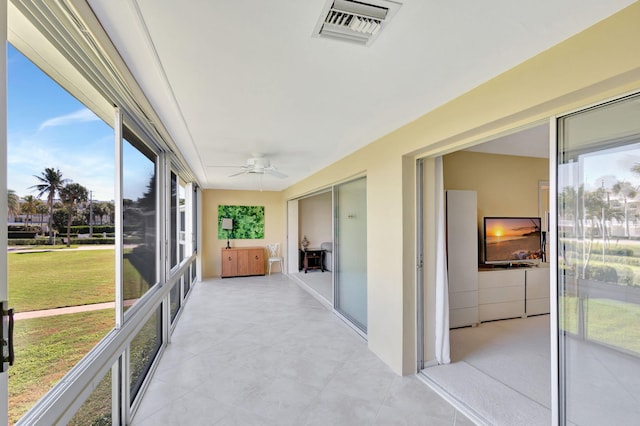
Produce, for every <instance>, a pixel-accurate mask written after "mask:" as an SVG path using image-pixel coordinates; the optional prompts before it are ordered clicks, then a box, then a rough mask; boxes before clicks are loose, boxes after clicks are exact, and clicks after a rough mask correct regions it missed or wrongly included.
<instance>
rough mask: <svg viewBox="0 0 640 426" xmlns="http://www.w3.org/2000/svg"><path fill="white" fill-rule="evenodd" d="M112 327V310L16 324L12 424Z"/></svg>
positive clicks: (58, 316)
mask: <svg viewBox="0 0 640 426" xmlns="http://www.w3.org/2000/svg"><path fill="white" fill-rule="evenodd" d="M113 325H114V311H113V309H106V310H101V311H91V312H82V313H78V314H67V315H56V316H52V317H46V318H34V319H24V320H19V321H16V322H15V330H14V333H15V340H14V341H15V354H16V361H15V363H14V365H13V367H11V369H10V370H9V423H10V424H13V423H15V422H16V421H17V420H18V419H19V418H20V417H22V416H23V415H24V413H26V412H27V410H29V408H31V407H32V406H33V404H35V403H36V402H37V401H38V400H39V399H40V398H41V397H42V396H43V395H44V394H45V393H47V392H48V391H49V389H51V387H52V386H53V385H55V384H56V383H57V382H58V381H59V380H60V379H61V378H62V376H64V375H65V374H66V373H67V372H68V371H69V370H70V369H71V367H73V366H74V365H75V364H76V363H77V362H78V361H80V360H81V359H82V357H84V356H85V355H86V354H87V352H89V350H91V348H93V347H94V346H95V345H96V344H97V343H98V342H99V341H100V340H101V339H102V338H103V337H104V336H105V335H106V334H107V333H108V332H109V330H111V329H112V328H113Z"/></svg>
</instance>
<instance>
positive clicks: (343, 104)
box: [88, 0, 633, 190]
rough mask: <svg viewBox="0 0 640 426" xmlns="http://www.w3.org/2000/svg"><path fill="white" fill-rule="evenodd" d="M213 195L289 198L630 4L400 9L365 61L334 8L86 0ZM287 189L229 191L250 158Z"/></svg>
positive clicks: (288, 1) (405, 5) (253, 183)
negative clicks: (327, 12) (322, 173)
mask: <svg viewBox="0 0 640 426" xmlns="http://www.w3.org/2000/svg"><path fill="white" fill-rule="evenodd" d="M88 3H89V4H90V5H91V7H92V8H93V10H94V12H95V13H96V15H97V17H98V19H99V20H100V21H101V23H102V25H103V27H104V28H105V30H106V32H107V33H108V34H109V36H110V37H111V39H112V41H113V43H114V45H115V46H116V48H117V49H118V50H119V51H120V54H121V55H122V57H123V59H124V60H125V62H126V63H127V65H128V66H129V68H130V70H131V72H132V73H133V75H134V76H135V77H136V79H137V80H138V81H139V84H140V86H141V87H142V89H143V90H144V92H145V93H146V95H147V97H148V98H149V100H150V102H151V103H152V105H153V106H154V108H155V109H156V112H157V114H158V115H159V116H160V118H161V119H162V121H163V122H164V125H165V127H166V128H167V129H168V131H169V132H170V133H171V135H172V137H173V138H174V140H175V142H176V143H177V145H178V146H179V147H180V149H181V151H182V154H183V156H184V157H185V159H186V160H187V162H188V163H189V165H190V167H191V168H192V169H193V171H194V173H195V175H196V177H197V178H198V180H199V181H200V184H201V185H202V186H203V187H204V188H226V189H259V188H261V189H265V190H281V189H284V188H286V187H288V186H289V185H291V184H293V183H295V182H297V181H299V180H301V179H303V178H304V177H306V176H309V175H310V174H312V173H314V172H316V171H318V170H320V169H321V168H323V167H325V166H327V165H329V164H331V163H333V162H335V161H336V160H338V159H340V158H342V157H344V156H346V155H347V154H349V153H351V152H353V151H355V150H357V149H359V148H361V147H362V146H364V145H366V144H369V143H371V142H373V141H374V140H376V139H378V138H380V137H382V136H384V135H385V134H387V133H389V132H391V131H392V130H395V129H396V128H398V127H400V126H402V125H404V124H406V123H408V122H410V121H412V120H414V119H416V118H418V117H420V116H421V115H423V114H425V113H427V112H429V111H430V110H433V109H434V108H436V107H438V106H440V105H442V104H444V103H446V102H447V101H449V100H451V99H453V98H455V97H457V96H459V95H461V94H463V93H465V92H467V91H469V90H470V89H472V88H474V87H475V86H477V85H479V84H481V83H483V82H484V81H486V80H488V79H490V78H492V77H495V76H496V75H498V74H500V73H502V72H504V71H506V70H508V69H510V68H512V67H514V66H515V65H517V64H519V63H521V62H523V61H525V60H526V59H528V58H530V57H532V56H534V55H536V54H537V53H539V52H541V51H543V50H545V49H548V48H549V47H551V46H553V45H555V44H557V43H558V42H560V41H562V40H564V39H566V38H568V37H570V36H571V35H573V34H576V33H578V32H580V31H582V30H584V29H585V28H587V27H589V26H590V25H592V24H594V23H595V22H598V21H600V20H602V19H604V18H605V17H607V16H609V15H611V14H613V13H614V12H616V11H618V10H620V9H622V8H623V7H625V6H627V5H629V4H631V3H633V0H607V1H602V0H538V1H535V2H525V1H513V0H484V1H482V2H479V1H470V0H450V1H446V2H442V1H435V0H404V1H401V3H402V6H401V7H400V9H399V10H398V12H397V14H396V15H395V16H394V18H393V19H392V21H391V22H390V23H389V25H388V26H386V27H385V28H383V29H382V30H381V33H380V34H379V36H378V38H377V39H376V40H375V42H373V43H372V45H371V46H369V47H363V46H359V45H354V44H349V43H344V42H338V41H334V40H328V39H322V38H317V37H313V36H312V31H313V29H314V26H315V25H316V22H317V21H318V18H319V16H320V12H321V11H322V9H323V8H324V7H325V4H326V0H304V1H300V0H271V1H259V0H234V1H222V0H209V1H207V0H189V1H186V0H185V1H179V2H178V1H175V0H129V1H118V2H115V1H112V0H88ZM254 153H255V154H258V153H259V154H264V155H265V156H267V158H268V159H270V160H271V163H272V164H273V165H275V166H276V167H277V169H278V170H279V171H281V172H283V173H285V174H287V175H288V176H289V177H288V178H286V179H279V178H276V177H273V176H268V175H264V176H263V177H262V179H260V178H259V176H258V175H242V176H238V177H233V178H230V177H228V176H229V175H231V174H233V173H235V172H237V171H240V169H237V168H226V167H216V166H231V165H233V166H241V165H244V164H245V162H246V159H247V158H249V157H251V156H252V154H254Z"/></svg>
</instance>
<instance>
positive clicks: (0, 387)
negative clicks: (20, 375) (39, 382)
mask: <svg viewBox="0 0 640 426" xmlns="http://www.w3.org/2000/svg"><path fill="white" fill-rule="evenodd" d="M0 34H1V35H0V37H1V39H2V42H1V43H0V44H2V47H0V58H1V59H0V81H1V82H2V84H0V128H1V129H2V133H1V135H0V146H1V148H0V163H1V164H2V173H0V188H4V191H3V192H2V196H1V197H0V212H2V214H0V217H1V219H0V229H2V232H0V250H2V253H5V254H4V255H3V256H0V271H4V276H3V277H2V278H1V279H0V300H8V299H9V291H8V284H7V281H8V275H7V255H6V253H7V233H6V232H5V231H6V229H7V213H6V212H7V84H6V81H7V1H6V0H0ZM4 322H5V321H4V317H3V321H2V323H3V324H2V327H4V326H5V324H4ZM0 361H2V360H0ZM8 411H9V374H8V373H7V372H6V371H5V372H3V373H0V424H3V425H6V424H8V422H9V415H8Z"/></svg>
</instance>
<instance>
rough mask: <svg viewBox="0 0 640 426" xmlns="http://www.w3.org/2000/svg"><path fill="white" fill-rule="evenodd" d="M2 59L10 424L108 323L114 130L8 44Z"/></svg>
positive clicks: (111, 319)
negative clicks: (11, 347)
mask: <svg viewBox="0 0 640 426" xmlns="http://www.w3.org/2000/svg"><path fill="white" fill-rule="evenodd" d="M7 64H8V92H9V96H8V111H9V114H8V129H7V130H8V131H7V133H8V145H7V151H8V159H7V160H8V161H7V167H8V185H9V187H8V188H6V189H8V190H9V193H10V194H12V195H10V200H11V199H12V200H13V203H12V204H11V205H10V212H9V231H10V233H9V235H8V237H9V240H8V242H9V248H10V253H9V254H8V271H7V273H8V288H9V302H10V305H11V306H13V307H14V308H15V310H16V322H15V337H16V338H15V342H16V348H15V349H16V353H15V355H16V363H15V365H14V366H13V367H12V368H11V370H10V371H9V418H10V423H12V424H13V423H15V422H16V421H17V420H18V419H19V418H20V417H22V416H23V415H24V414H25V412H26V411H27V410H28V409H29V408H30V407H31V406H32V405H33V404H34V403H35V402H36V401H38V399H40V398H41V397H42V396H44V394H45V393H46V392H47V391H48V390H49V389H50V388H51V387H52V386H53V385H54V384H55V383H57V382H58V381H59V380H60V379H61V378H62V376H64V374H66V373H67V372H68V371H69V370H70V369H71V368H72V367H73V366H74V365H75V364H76V363H77V362H78V361H79V360H80V359H82V358H83V357H84V356H85V355H86V353H87V352H89V350H91V349H92V348H93V347H94V346H95V345H96V343H98V342H99V341H100V340H101V339H102V337H104V336H105V334H106V333H107V332H109V331H110V330H111V329H112V328H113V326H114V318H115V313H114V297H115V291H114V289H115V285H114V265H115V259H114V257H115V256H114V248H113V247H114V246H113V241H114V240H113V199H114V191H113V181H114V155H113V152H114V149H113V139H114V136H113V129H112V128H111V127H110V126H109V125H108V124H107V123H105V122H104V121H102V120H101V119H100V118H99V117H97V116H96V115H95V114H94V113H93V112H92V111H91V110H89V109H88V108H87V107H86V106H84V105H83V104H82V103H80V102H79V101H78V100H77V99H75V98H74V97H72V96H71V95H69V93H67V92H66V91H65V90H64V89H63V88H62V87H60V86H59V85H58V84H57V83H56V82H54V81H53V80H51V79H50V78H49V77H48V76H47V75H45V74H44V73H43V72H42V71H40V70H39V69H38V68H37V67H36V66H35V65H34V64H33V63H31V62H30V61H29V60H28V59H27V58H26V57H24V56H23V55H22V54H21V53H20V52H19V51H18V50H16V49H15V48H13V47H12V46H10V45H9V46H8V60H7ZM6 189H5V190H6ZM52 249H56V250H52ZM59 308H65V309H59ZM68 308H70V309H68ZM69 312H73V313H69Z"/></svg>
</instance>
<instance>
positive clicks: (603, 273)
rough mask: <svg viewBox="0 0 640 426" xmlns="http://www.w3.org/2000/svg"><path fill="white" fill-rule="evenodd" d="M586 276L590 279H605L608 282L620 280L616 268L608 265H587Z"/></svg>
mask: <svg viewBox="0 0 640 426" xmlns="http://www.w3.org/2000/svg"><path fill="white" fill-rule="evenodd" d="M585 276H586V278H587V279H589V280H595V281H603V282H606V283H617V282H618V273H617V272H616V269H615V268H614V267H613V266H608V265H589V266H587V270H586V274H585Z"/></svg>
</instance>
